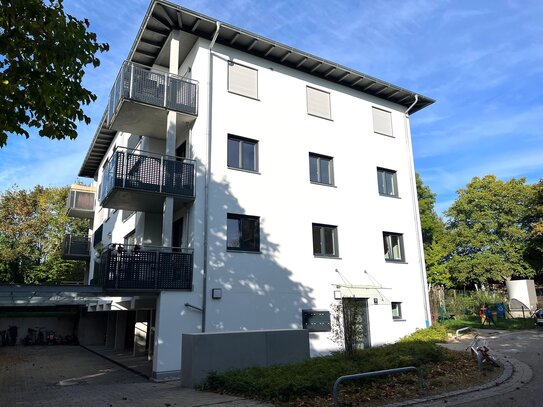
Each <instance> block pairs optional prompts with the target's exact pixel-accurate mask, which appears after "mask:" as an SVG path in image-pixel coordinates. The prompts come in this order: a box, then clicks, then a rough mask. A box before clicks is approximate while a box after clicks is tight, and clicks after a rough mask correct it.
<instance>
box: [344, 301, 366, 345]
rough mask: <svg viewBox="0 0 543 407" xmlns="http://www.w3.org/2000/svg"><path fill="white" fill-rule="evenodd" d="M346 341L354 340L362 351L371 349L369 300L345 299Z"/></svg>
mask: <svg viewBox="0 0 543 407" xmlns="http://www.w3.org/2000/svg"><path fill="white" fill-rule="evenodd" d="M343 326H344V334H345V341H348V340H352V341H354V343H355V346H356V347H357V348H360V349H366V348H369V347H370V343H371V342H370V321H369V315H368V299H367V298H343Z"/></svg>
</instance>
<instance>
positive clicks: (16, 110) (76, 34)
mask: <svg viewBox="0 0 543 407" xmlns="http://www.w3.org/2000/svg"><path fill="white" fill-rule="evenodd" d="M88 28H89V21H88V20H87V19H84V20H83V21H80V20H78V19H77V18H75V17H73V16H71V15H69V14H66V13H65V12H64V7H63V4H62V0H50V1H49V2H48V4H46V2H45V1H43V0H1V1H0V105H1V106H2V109H0V147H2V146H4V145H5V144H6V143H7V138H8V134H10V133H16V134H20V135H23V136H25V137H26V138H28V137H29V135H30V134H29V128H31V127H35V128H39V129H40V130H39V135H40V136H42V137H48V138H51V139H64V138H66V137H69V138H71V139H75V138H76V137H77V132H76V121H84V122H85V123H86V124H89V123H90V118H89V117H88V116H87V115H85V113H84V112H83V109H82V107H81V106H82V105H88V104H90V103H91V102H92V101H94V100H96V95H94V94H93V93H92V92H90V91H89V90H87V89H85V88H84V87H83V86H82V85H81V81H82V79H83V75H84V68H85V66H87V65H89V64H91V65H92V66H94V67H97V66H98V65H99V64H100V61H99V59H98V58H97V57H96V56H95V55H96V53H97V52H104V51H107V50H108V49H109V46H108V45H107V44H102V43H98V42H97V41H96V34H95V33H93V32H90V31H87V29H88Z"/></svg>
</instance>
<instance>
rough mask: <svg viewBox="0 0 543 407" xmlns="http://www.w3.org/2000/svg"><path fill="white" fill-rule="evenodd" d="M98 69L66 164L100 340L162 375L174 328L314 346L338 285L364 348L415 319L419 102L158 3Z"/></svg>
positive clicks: (420, 282)
mask: <svg viewBox="0 0 543 407" xmlns="http://www.w3.org/2000/svg"><path fill="white" fill-rule="evenodd" d="M111 80H112V82H113V81H114V80H115V83H114V85H113V89H112V91H111V95H110V99H109V103H108V106H107V108H106V112H105V113H104V116H103V119H102V121H101V123H100V126H99V128H98V130H97V132H96V135H95V137H94V139H93V141H92V143H91V146H90V148H89V151H88V153H87V156H86V158H85V160H84V162H83V166H82V168H81V171H80V173H79V175H80V176H82V177H89V178H93V179H94V181H95V184H96V191H97V193H96V201H95V205H94V208H95V214H94V222H93V247H94V249H93V250H92V254H91V259H95V260H97V261H96V262H95V261H91V262H90V270H89V274H90V278H89V282H90V283H91V284H94V285H101V286H102V287H103V288H104V290H105V291H106V292H107V293H108V295H110V296H111V297H110V300H109V301H104V302H103V303H98V304H95V305H92V306H90V307H89V308H90V309H91V310H93V311H103V312H109V316H108V322H107V327H104V329H106V330H107V333H106V335H105V337H106V339H105V341H106V343H107V344H108V345H109V346H115V347H123V346H125V345H126V344H128V345H130V346H132V345H133V346H134V349H135V350H134V351H135V353H137V354H138V353H148V354H150V355H152V358H153V376H154V377H156V378H159V379H160V378H164V377H169V376H175V375H178V374H179V369H180V365H181V361H180V359H181V350H180V348H181V342H180V338H181V335H182V334H183V333H192V332H201V331H205V332H224V331H244V330H261V329H278V328H283V329H284V328H289V329H290V328H298V329H299V328H309V329H310V330H312V331H314V332H312V333H311V334H310V338H311V339H310V340H311V352H312V354H314V355H317V354H321V353H325V352H328V351H329V350H331V349H336V348H337V345H336V344H334V343H333V342H332V341H331V339H330V332H328V324H329V315H328V313H327V312H330V311H331V309H332V304H334V303H337V301H339V299H341V298H344V300H345V301H347V300H346V299H349V298H355V299H357V300H358V301H361V303H362V304H363V305H364V308H365V313H364V315H362V318H361V321H363V322H364V323H365V324H366V326H367V327H368V328H369V329H368V332H367V336H366V340H365V345H369V346H372V345H380V344H384V343H387V342H392V341H395V340H396V339H398V338H400V337H401V336H404V335H406V334H408V333H410V332H412V331H414V330H415V329H416V328H423V327H425V326H427V325H428V320H429V308H428V301H427V292H426V275H425V270H424V260H423V251H422V243H421V232H420V226H419V218H418V205H417V195H416V188H415V173H414V168H413V156H412V147H411V137H410V130H409V118H408V112H409V113H413V112H416V111H418V110H420V109H422V108H424V107H426V106H428V105H430V104H431V103H433V100H431V99H429V98H426V97H423V96H419V95H416V94H415V93H412V92H410V91H407V90H405V89H402V88H400V87H397V86H394V85H391V84H388V83H386V82H383V81H381V80H378V79H375V78H372V77H370V76H368V75H365V74H362V73H359V72H356V71H353V70H351V69H349V68H346V67H342V66H340V65H338V64H335V63H333V62H330V61H326V60H323V59H320V58H318V57H315V56H312V55H310V54H307V53H304V52H302V51H298V50H296V49H293V48H291V47H288V46H285V45H282V44H279V43H276V42H274V41H272V40H269V39H266V38H263V37H260V36H258V35H256V34H252V33H249V32H247V31H244V30H242V29H240V28H237V27H234V26H231V25H228V24H224V23H220V22H218V21H216V20H214V19H212V18H210V17H206V16H203V15H201V14H198V13H196V12H193V11H190V10H187V9H184V8H182V7H180V6H176V5H174V4H171V3H169V2H165V1H152V2H151V5H150V7H149V10H148V12H147V14H146V15H145V18H144V21H143V23H142V26H141V28H140V30H139V32H138V35H137V38H136V40H135V43H134V45H133V47H132V50H131V51H130V54H129V56H128V60H127V61H126V62H125V63H124V64H123V65H122V67H121V70H120V72H119V73H118V75H117V76H116V78H114V77H113V76H112V78H111ZM120 245H122V247H120ZM133 332H135V336H134V338H135V339H134V340H132V338H131V336H132V333H133Z"/></svg>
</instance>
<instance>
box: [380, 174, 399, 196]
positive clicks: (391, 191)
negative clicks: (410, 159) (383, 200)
mask: <svg viewBox="0 0 543 407" xmlns="http://www.w3.org/2000/svg"><path fill="white" fill-rule="evenodd" d="M377 183H378V184H379V193H380V194H381V195H386V196H396V197H397V196H398V182H397V179H396V171H392V170H386V169H384V168H377Z"/></svg>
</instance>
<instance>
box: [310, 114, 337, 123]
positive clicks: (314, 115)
mask: <svg viewBox="0 0 543 407" xmlns="http://www.w3.org/2000/svg"><path fill="white" fill-rule="evenodd" d="M307 115H308V116H312V117H318V118H319V119H324V120H328V121H329V122H333V121H334V119H332V118H331V117H324V116H319V115H316V114H312V113H309V112H307Z"/></svg>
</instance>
